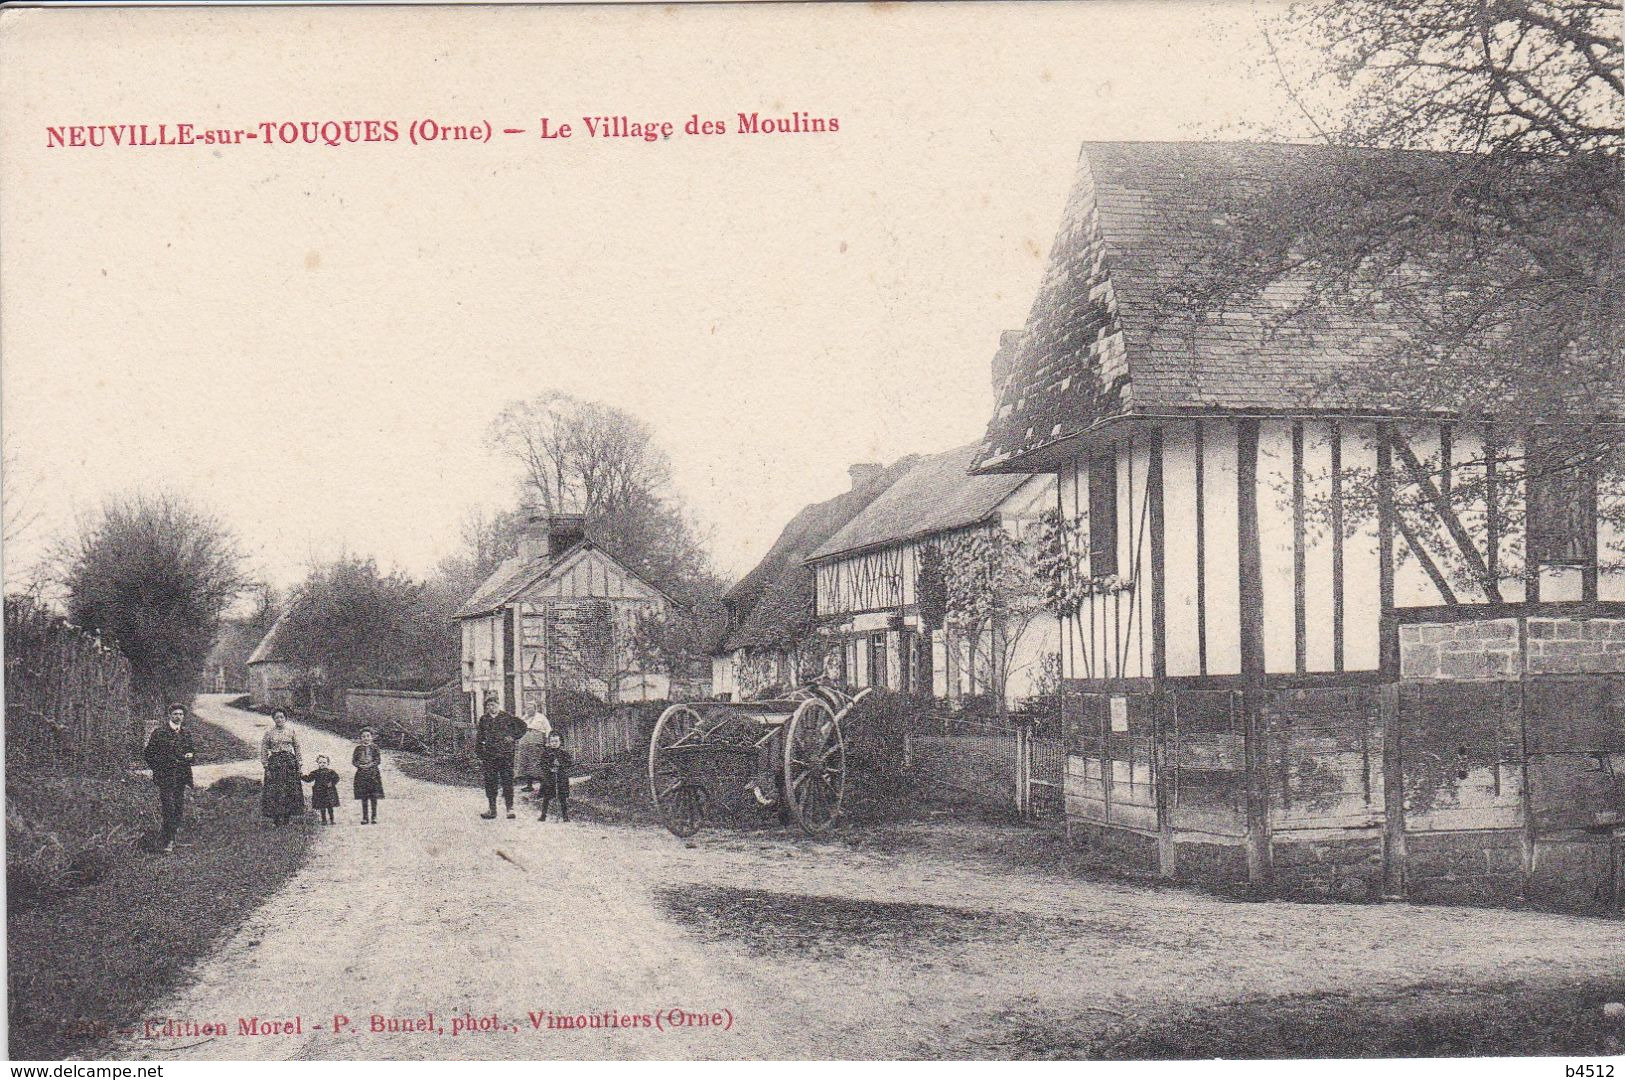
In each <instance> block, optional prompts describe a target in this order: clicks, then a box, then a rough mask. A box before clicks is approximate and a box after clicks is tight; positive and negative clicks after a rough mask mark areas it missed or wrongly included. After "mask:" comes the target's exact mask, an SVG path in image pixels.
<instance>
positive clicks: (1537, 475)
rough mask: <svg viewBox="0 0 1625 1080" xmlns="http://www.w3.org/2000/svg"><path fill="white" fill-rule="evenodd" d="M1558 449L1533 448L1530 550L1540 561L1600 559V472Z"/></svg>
mask: <svg viewBox="0 0 1625 1080" xmlns="http://www.w3.org/2000/svg"><path fill="white" fill-rule="evenodd" d="M1565 456H1567V455H1562V454H1560V453H1559V452H1557V451H1556V450H1554V449H1546V450H1544V451H1539V452H1537V451H1536V450H1534V449H1531V450H1530V453H1529V464H1528V474H1527V475H1528V478H1529V530H1528V531H1529V553H1530V556H1531V557H1532V558H1533V559H1534V561H1535V562H1536V563H1537V564H1545V565H1562V566H1589V565H1591V564H1592V563H1594V562H1596V559H1597V478H1596V476H1595V474H1594V473H1592V471H1591V470H1590V469H1588V468H1587V467H1586V466H1585V465H1584V464H1580V463H1574V462H1569V461H1566V460H1564V458H1565Z"/></svg>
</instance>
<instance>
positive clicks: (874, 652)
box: [869, 634, 886, 690]
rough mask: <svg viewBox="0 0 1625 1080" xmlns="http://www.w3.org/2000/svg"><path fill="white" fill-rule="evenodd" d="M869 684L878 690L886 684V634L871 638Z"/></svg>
mask: <svg viewBox="0 0 1625 1080" xmlns="http://www.w3.org/2000/svg"><path fill="white" fill-rule="evenodd" d="M869 685H870V686H872V687H874V688H875V689H876V690H883V689H885V686H886V635H885V634H875V635H874V636H872V637H871V638H869Z"/></svg>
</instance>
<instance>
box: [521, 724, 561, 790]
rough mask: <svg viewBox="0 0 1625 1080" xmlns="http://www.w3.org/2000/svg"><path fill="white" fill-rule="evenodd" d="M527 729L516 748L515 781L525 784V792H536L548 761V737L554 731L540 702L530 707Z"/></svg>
mask: <svg viewBox="0 0 1625 1080" xmlns="http://www.w3.org/2000/svg"><path fill="white" fill-rule="evenodd" d="M525 727H526V728H527V729H528V730H527V731H526V732H525V734H524V737H523V738H521V739H520V740H519V742H518V744H517V745H516V746H515V747H514V770H513V772H514V779H515V780H523V781H524V782H525V790H526V791H533V790H535V786H536V781H538V780H540V779H541V778H542V771H543V769H544V767H545V763H546V761H547V737H548V735H550V734H551V733H552V731H553V725H552V724H550V723H548V721H547V713H545V712H543V711H542V706H541V703H540V702H537V703H535V704H533V705H531V707H530V715H529V716H527V717H525Z"/></svg>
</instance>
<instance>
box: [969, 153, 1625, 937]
mask: <svg viewBox="0 0 1625 1080" xmlns="http://www.w3.org/2000/svg"><path fill="white" fill-rule="evenodd" d="M1321 152H1322V151H1317V150H1315V149H1314V148H1308V147H1286V146H1253V145H1225V144H1128V143H1091V144H1086V145H1085V147H1084V149H1083V153H1082V155H1081V158H1080V164H1079V168H1078V178H1077V182H1076V185H1075V187H1074V189H1073V191H1072V194H1071V196H1070V199H1069V203H1068V205H1067V207H1066V209H1065V213H1064V217H1063V221H1062V224H1061V227H1060V230H1059V233H1058V235H1057V238H1056V241H1055V244H1054V247H1053V250H1052V251H1051V253H1050V257H1049V262H1048V266H1047V269H1046V272H1045V275H1044V278H1043V280H1042V284H1041V286H1040V290H1039V292H1038V295H1037V297H1036V299H1035V302H1034V304H1033V306H1032V309H1031V313H1030V316H1029V320H1028V324H1027V328H1026V331H1027V332H1026V334H1025V335H1024V337H1023V338H1022V339H1021V344H1020V347H1019V349H1018V351H1017V355H1016V357H1015V360H1014V368H1015V370H1014V375H1013V378H1012V379H1011V381H1010V383H1009V384H1008V386H1007V388H1006V390H1005V392H1004V394H1003V396H1002V398H1001V400H1000V403H999V405H998V408H997V411H996V414H995V415H994V417H993V418H992V420H991V422H990V424H989V428H988V432H987V436H986V439H985V442H984V445H983V448H982V451H981V453H980V455H979V457H978V461H977V463H976V469H977V470H978V471H979V472H981V473H995V474H996V473H1008V472H1016V473H1020V474H1031V473H1046V474H1050V475H1053V476H1054V477H1055V478H1056V486H1055V488H1054V489H1053V491H1054V499H1055V504H1054V505H1055V520H1057V521H1058V522H1062V523H1070V526H1071V528H1070V531H1069V532H1065V536H1066V537H1067V540H1066V541H1065V543H1066V545H1067V547H1068V549H1069V550H1068V553H1067V554H1068V563H1069V565H1070V568H1071V569H1070V570H1069V571H1068V573H1069V578H1070V580H1069V581H1068V583H1067V587H1066V589H1065V591H1064V597H1063V600H1062V601H1061V602H1059V603H1058V607H1059V609H1060V610H1061V612H1062V614H1063V616H1064V626H1063V633H1062V654H1063V662H1064V668H1065V674H1066V676H1067V679H1066V682H1065V690H1066V694H1065V701H1066V704H1065V711H1066V716H1067V723H1066V728H1067V738H1068V740H1069V743H1068V763H1067V773H1066V778H1065V785H1066V807H1067V817H1068V828H1069V833H1071V834H1072V835H1074V836H1075V837H1077V838H1079V839H1081V840H1084V841H1086V842H1087V843H1089V844H1091V845H1094V846H1095V847H1096V848H1098V849H1099V850H1100V851H1102V852H1104V853H1107V855H1108V857H1110V858H1113V859H1116V860H1120V861H1122V862H1125V863H1129V864H1132V865H1136V866H1138V867H1140V868H1143V869H1149V870H1154V871H1160V872H1161V873H1162V874H1164V875H1166V876H1170V877H1180V878H1197V879H1214V880H1224V881H1244V882H1251V883H1252V884H1253V885H1255V886H1259V887H1273V888H1276V889H1278V890H1284V891H1288V892H1305V893H1314V894H1322V895H1324V894H1331V895H1340V896H1345V897H1365V896H1376V895H1379V894H1382V895H1408V896H1412V897H1418V898H1427V897H1451V898H1458V899H1467V898H1478V897H1490V896H1501V897H1505V896H1527V897H1530V898H1539V899H1541V900H1542V901H1545V902H1551V903H1558V904H1563V905H1565V906H1579V907H1585V906H1595V905H1598V904H1604V905H1617V904H1618V903H1619V897H1620V895H1621V893H1622V891H1625V879H1622V878H1621V871H1620V869H1619V867H1620V860H1619V857H1618V852H1619V846H1618V845H1619V843H1620V842H1621V840H1622V839H1625V830H1622V825H1625V567H1622V566H1621V554H1622V551H1621V543H1622V540H1625V537H1622V536H1621V535H1620V533H1619V532H1618V531H1617V529H1616V528H1615V527H1614V526H1613V525H1612V524H1610V522H1617V521H1618V518H1619V515H1618V511H1619V509H1620V504H1619V500H1620V498H1621V495H1620V492H1621V485H1620V483H1619V477H1618V476H1617V475H1615V474H1612V473H1608V472H1606V471H1603V472H1601V473H1600V474H1599V472H1598V471H1594V470H1588V471H1586V472H1585V474H1584V475H1581V474H1579V473H1574V472H1570V473H1568V474H1564V473H1562V472H1561V471H1558V472H1555V473H1554V472H1551V471H1537V470H1534V469H1529V470H1528V476H1527V477H1526V476H1525V475H1524V472H1525V470H1524V469H1521V468H1518V467H1516V466H1513V465H1508V464H1500V463H1501V462H1506V461H1509V460H1511V458H1510V456H1509V455H1507V454H1505V453H1503V452H1500V451H1504V450H1505V449H1506V448H1507V447H1509V446H1514V445H1517V444H1519V443H1520V441H1521V440H1523V439H1524V433H1523V432H1520V431H1518V430H1512V429H1508V428H1507V427H1506V426H1504V425H1497V424H1494V423H1493V422H1491V421H1492V420H1493V417H1490V418H1478V419H1475V420H1473V421H1471V422H1469V421H1468V420H1466V419H1464V418H1461V417H1456V416H1452V415H1450V413H1449V412H1448V411H1447V410H1438V411H1428V412H1423V413H1408V412H1405V411H1402V410H1401V411H1395V410H1394V409H1393V407H1392V406H1391V405H1390V404H1389V403H1387V402H1384V401H1381V400H1365V399H1359V398H1357V397H1350V396H1348V391H1347V390H1344V391H1342V394H1343V396H1339V391H1338V389H1337V387H1336V386H1335V385H1334V384H1333V383H1332V381H1331V380H1330V379H1329V378H1328V376H1329V375H1333V374H1335V373H1336V372H1337V371H1338V370H1339V369H1344V368H1347V366H1349V365H1356V364H1360V363H1364V362H1369V361H1371V360H1372V359H1373V358H1375V357H1377V356H1379V355H1380V346H1381V343H1382V341H1383V340H1384V338H1385V336H1386V335H1388V334H1389V333H1390V332H1391V330H1392V323H1391V320H1392V318H1393V317H1394V316H1393V315H1392V314H1391V313H1382V314H1379V313H1378V312H1376V311H1364V312H1361V311H1354V312H1351V313H1350V315H1349V317H1348V318H1347V319H1346V320H1342V321H1335V322H1332V323H1330V324H1325V325H1318V326H1315V327H1313V328H1310V329H1304V328H1301V327H1300V328H1297V329H1283V326H1282V324H1283V322H1284V321H1285V320H1284V319H1283V318H1282V317H1281V316H1283V315H1284V314H1285V313H1286V312H1287V309H1288V307H1289V305H1290V304H1291V303H1292V294H1291V290H1290V289H1266V290H1264V291H1263V292H1262V293H1261V294H1260V295H1258V296H1257V297H1256V298H1253V299H1250V300H1243V301H1241V302H1236V303H1233V304H1231V305H1229V306H1227V307H1226V308H1225V309H1224V310H1220V311H1214V312H1206V313H1202V314H1197V313H1195V312H1189V311H1187V312H1185V313H1181V310H1180V308H1179V307H1178V305H1176V304H1172V303H1169V302H1167V301H1168V298H1169V296H1170V294H1171V293H1172V292H1173V291H1174V290H1176V289H1177V288H1178V287H1179V286H1180V285H1181V283H1182V281H1183V280H1184V276H1185V274H1186V272H1187V268H1188V267H1189V266H1190V265H1191V259H1192V243H1193V237H1192V236H1191V235H1189V232H1188V230H1189V228H1190V226H1191V223H1193V222H1208V221H1215V220H1223V219H1224V215H1226V214H1227V213H1228V212H1229V210H1230V209H1231V207H1233V206H1234V205H1235V203H1236V201H1237V199H1238V197H1239V196H1238V192H1239V191H1241V190H1242V189H1245V188H1247V187H1248V186H1249V185H1251V184H1253V183H1254V182H1255V181H1257V180H1258V179H1259V178H1264V179H1271V180H1281V179H1282V178H1283V177H1286V178H1289V177H1290V175H1291V172H1292V170H1304V169H1314V168H1316V167H1317V160H1316V154H1317V153H1321ZM1329 212H1330V210H1329ZM1348 385H1357V384H1354V383H1350V384H1348ZM1600 392H1601V393H1602V394H1603V395H1604V398H1605V400H1602V401H1599V402H1598V405H1599V406H1600V407H1602V408H1603V409H1605V410H1607V411H1606V412H1605V415H1612V416H1615V417H1620V416H1625V407H1622V406H1625V386H1622V385H1621V384H1620V383H1619V382H1616V383H1615V384H1614V385H1613V386H1611V387H1604V388H1602V390H1601V391H1600ZM1553 419H1554V421H1555V420H1558V419H1560V418H1555V417H1554V418H1553ZM1491 506H1494V507H1495V508H1496V512H1490V511H1489V509H1488V508H1489V507H1491Z"/></svg>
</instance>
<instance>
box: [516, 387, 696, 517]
mask: <svg viewBox="0 0 1625 1080" xmlns="http://www.w3.org/2000/svg"><path fill="white" fill-rule="evenodd" d="M489 441H490V443H491V446H492V447H493V448H494V449H496V450H497V451H499V452H501V453H503V454H505V455H506V456H508V457H509V458H511V459H513V460H514V461H516V462H518V463H519V465H520V466H521V467H522V468H523V469H524V470H525V484H526V490H527V492H528V493H529V494H530V495H531V496H532V497H533V498H535V499H536V500H537V501H538V502H539V503H540V504H541V506H542V508H543V509H544V510H546V511H547V512H548V513H584V514H586V515H588V516H589V517H594V516H599V515H603V514H606V513H610V512H613V511H618V510H621V509H624V508H626V507H628V506H631V505H633V504H634V503H636V502H639V501H641V500H644V499H646V498H648V497H649V496H650V495H651V493H656V492H661V491H663V490H664V489H665V488H666V487H667V485H669V484H670V483H671V463H670V462H669V461H668V460H667V458H666V455H665V453H664V452H662V451H661V450H660V449H659V448H658V447H657V446H656V445H655V442H654V437H653V434H652V433H651V432H650V431H649V428H648V426H647V425H646V424H644V423H643V421H641V420H639V419H638V418H637V417H635V416H633V415H632V414H630V413H628V412H625V411H623V410H621V409H617V408H614V407H612V406H609V405H603V404H600V403H599V402H596V401H582V400H581V399H580V398H575V397H571V396H570V395H568V394H563V393H559V392H557V391H555V392H552V393H548V394H544V395H542V396H541V397H537V398H533V399H531V400H529V401H516V402H512V403H510V404H509V405H508V406H507V407H506V408H504V409H503V410H502V412H501V413H499V414H498V415H497V418H496V420H495V421H493V422H492V424H491V430H490V434H489Z"/></svg>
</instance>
